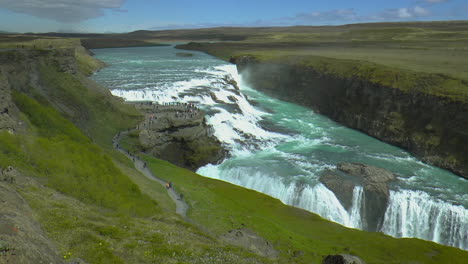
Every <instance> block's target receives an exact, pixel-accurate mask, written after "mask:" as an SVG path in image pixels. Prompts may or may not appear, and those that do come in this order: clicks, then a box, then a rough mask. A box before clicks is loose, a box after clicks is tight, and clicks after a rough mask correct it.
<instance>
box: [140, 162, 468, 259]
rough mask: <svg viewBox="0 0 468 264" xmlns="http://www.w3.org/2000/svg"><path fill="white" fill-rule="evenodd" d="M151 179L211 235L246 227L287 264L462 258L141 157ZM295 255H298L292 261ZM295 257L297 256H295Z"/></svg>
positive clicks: (456, 253)
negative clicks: (345, 256)
mask: <svg viewBox="0 0 468 264" xmlns="http://www.w3.org/2000/svg"><path fill="white" fill-rule="evenodd" d="M144 159H145V160H146V161H147V162H148V164H149V167H150V168H151V170H152V171H153V172H154V173H155V175H157V176H159V177H161V178H163V179H166V180H170V181H172V182H173V183H174V187H175V189H176V190H178V191H179V192H181V193H183V194H184V197H185V199H186V200H187V201H188V202H189V203H190V206H191V210H190V211H189V216H190V217H191V218H192V219H194V220H195V221H196V222H198V223H201V224H202V225H203V226H206V227H208V228H209V229H210V230H212V231H213V232H215V233H216V234H222V233H225V232H227V231H228V230H231V229H235V228H242V227H247V228H251V229H253V230H255V231H256V232H258V233H259V234H260V235H261V236H263V237H264V238H266V239H268V240H269V241H271V242H272V243H273V244H274V245H275V247H276V248H277V249H279V250H281V253H282V258H283V259H284V260H287V262H289V263H294V262H297V263H311V262H312V263H317V262H319V261H321V259H322V257H323V256H325V255H328V254H336V253H350V254H355V255H357V256H360V257H361V258H363V259H364V260H365V261H367V263H410V262H414V263H462V262H463V259H466V257H467V252H465V251H462V250H459V249H456V248H449V247H445V246H442V245H438V244H435V243H432V242H427V241H422V240H418V239H395V238H392V237H389V236H386V235H384V234H382V233H370V232H364V231H359V230H356V229H349V228H345V227H343V226H340V225H338V224H335V223H332V222H330V221H327V220H324V219H323V218H321V217H319V216H317V215H315V214H312V213H310V212H307V211H305V210H302V209H297V208H294V207H290V206H286V205H284V204H282V203H281V202H280V201H278V200H277V199H274V198H271V197H269V196H266V195H264V194H261V193H258V192H255V191H252V190H248V189H244V188H241V187H238V186H235V185H232V184H229V183H226V182H223V181H218V180H213V179H209V178H205V177H202V176H199V175H197V174H195V173H193V172H191V171H188V170H185V169H181V168H178V167H176V166H174V165H172V164H170V163H168V162H165V161H161V160H157V159H154V158H151V157H144ZM294 252H303V255H302V256H301V257H294ZM299 255H300V253H299Z"/></svg>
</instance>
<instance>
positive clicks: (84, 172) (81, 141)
mask: <svg viewBox="0 0 468 264" xmlns="http://www.w3.org/2000/svg"><path fill="white" fill-rule="evenodd" d="M14 101H15V104H16V105H17V106H18V108H19V109H20V110H21V112H22V113H24V115H25V116H26V117H27V121H28V122H29V123H30V124H31V126H32V131H35V133H36V135H17V136H14V135H10V134H8V133H2V134H1V136H0V142H1V143H0V149H1V152H0V156H1V158H0V166H2V167H5V166H8V165H13V166H15V167H19V168H22V169H24V170H25V171H27V172H28V173H31V174H33V175H35V176H37V177H39V178H41V179H43V180H44V182H45V183H46V185H47V186H50V187H52V188H54V189H56V190H59V191H60V192H62V193H65V194H67V195H70V196H72V197H75V198H77V199H79V200H81V201H83V202H86V203H88V204H96V205H99V206H103V207H106V208H109V209H113V210H115V211H116V212H121V213H124V214H129V215H135V216H149V215H154V214H156V213H158V212H159V211H160V208H159V207H158V206H157V204H156V203H155V202H154V201H152V200H151V199H149V198H148V197H147V196H145V195H143V194H142V193H141V192H140V190H139V189H138V187H137V186H136V185H135V184H133V183H132V182H131V181H130V180H129V179H128V177H126V176H125V175H124V174H122V172H121V171H120V170H119V169H117V168H116V167H115V166H114V164H113V163H112V161H111V159H110V158H109V157H108V156H107V155H105V153H104V152H103V151H102V150H100V149H99V148H98V147H97V146H96V145H94V144H92V143H91V141H90V140H89V139H88V138H87V137H85V136H84V135H83V134H82V133H81V132H80V131H79V130H78V129H77V128H76V127H75V126H74V125H73V124H72V123H71V122H70V121H68V120H67V119H65V118H63V117H62V116H61V115H60V114H58V113H57V111H56V110H54V109H53V108H50V107H44V106H42V105H40V104H39V103H38V102H37V101H35V100H34V99H31V98H29V97H27V96H26V95H24V94H20V93H17V92H16V93H14ZM33 133H34V132H33ZM33 133H31V134H33Z"/></svg>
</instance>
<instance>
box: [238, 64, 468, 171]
mask: <svg viewBox="0 0 468 264" xmlns="http://www.w3.org/2000/svg"><path fill="white" fill-rule="evenodd" d="M231 62H233V63H236V65H237V68H238V70H239V72H240V73H241V74H242V77H243V78H244V80H245V81H246V82H247V83H248V84H250V85H251V86H252V87H253V88H255V89H257V90H260V91H263V92H265V93H267V94H269V95H272V96H275V97H278V98H280V99H282V100H286V101H290V102H294V103H297V104H300V105H303V106H307V107H310V108H312V109H313V110H315V111H316V112H318V113H320V114H323V115H325V116H327V117H329V118H331V119H333V120H335V121H336V122H338V123H341V124H343V125H345V126H347V127H350V128H353V129H357V130H359V131H362V132H364V133H366V134H368V135H370V136H373V137H375V138H378V139H380V140H382V141H385V142H387V143H390V144H393V145H396V146H399V147H401V148H403V149H405V150H408V151H409V152H411V153H412V154H414V155H415V156H417V157H419V158H421V159H422V160H423V161H425V162H427V163H429V164H433V165H435V166H439V167H441V168H445V169H448V170H450V171H452V172H454V173H456V174H458V175H461V176H462V177H464V178H468V148H467V147H466V144H467V143H468V103H467V102H466V101H463V100H455V99H453V98H450V97H448V96H438V95H434V94H430V93H426V92H424V91H422V89H416V88H417V87H416V88H415V89H411V90H409V91H407V90H404V89H399V88H398V87H389V86H385V85H381V84H378V83H376V82H374V81H372V80H368V79H365V78H361V77H359V76H348V77H343V76H340V75H334V74H333V73H331V72H326V73H324V72H323V71H321V70H317V69H315V68H314V67H312V66H306V65H302V64H300V63H288V62H284V63H283V62H261V61H259V60H257V59H256V58H254V57H249V56H240V57H236V58H232V59H231Z"/></svg>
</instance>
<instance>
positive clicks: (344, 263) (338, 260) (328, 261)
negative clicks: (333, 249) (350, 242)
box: [322, 254, 366, 264]
mask: <svg viewBox="0 0 468 264" xmlns="http://www.w3.org/2000/svg"><path fill="white" fill-rule="evenodd" d="M365 263H366V262H365V261H364V260H362V259H360V258H359V257H356V256H353V255H349V254H339V255H328V256H326V257H325V258H324V259H323V261H322V264H365Z"/></svg>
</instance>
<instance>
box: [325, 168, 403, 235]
mask: <svg viewBox="0 0 468 264" xmlns="http://www.w3.org/2000/svg"><path fill="white" fill-rule="evenodd" d="M336 168H337V169H336V171H327V172H325V173H324V174H323V175H322V176H321V177H320V181H321V182H322V183H323V184H324V185H325V186H326V187H327V188H328V189H329V190H331V191H332V192H333V193H334V194H335V196H336V197H337V198H338V200H339V201H340V202H341V204H342V205H343V207H344V208H346V209H347V210H348V209H350V207H351V206H352V199H353V190H354V187H355V186H356V185H360V186H362V187H363V188H364V197H363V199H362V204H361V212H360V213H361V221H362V224H363V228H364V230H368V231H378V230H379V229H380V225H381V223H382V221H383V218H384V215H385V211H386V210H387V206H388V200H389V198H390V190H389V187H388V182H389V181H392V180H395V175H394V174H393V173H392V172H390V171H387V170H385V169H382V168H377V167H374V166H370V165H366V164H359V163H340V164H338V165H337V167H336Z"/></svg>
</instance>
